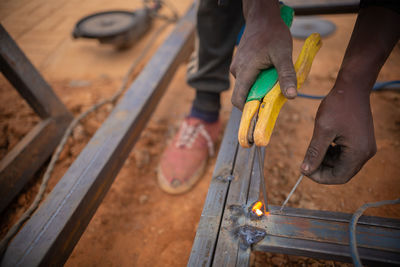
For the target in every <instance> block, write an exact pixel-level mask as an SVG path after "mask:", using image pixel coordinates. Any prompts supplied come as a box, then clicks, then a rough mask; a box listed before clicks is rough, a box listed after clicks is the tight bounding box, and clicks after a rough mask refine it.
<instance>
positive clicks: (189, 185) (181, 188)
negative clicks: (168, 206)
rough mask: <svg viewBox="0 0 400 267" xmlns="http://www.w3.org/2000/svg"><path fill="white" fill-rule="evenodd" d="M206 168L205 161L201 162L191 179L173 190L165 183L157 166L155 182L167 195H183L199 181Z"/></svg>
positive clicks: (165, 180)
mask: <svg viewBox="0 0 400 267" xmlns="http://www.w3.org/2000/svg"><path fill="white" fill-rule="evenodd" d="M206 166H207V160H205V161H203V163H202V164H201V166H200V167H199V168H198V169H197V170H196V171H195V173H194V174H193V175H192V177H191V178H189V179H188V181H187V183H185V184H183V185H182V186H179V187H178V188H173V187H171V185H170V184H169V183H168V182H167V179H166V178H165V176H164V174H163V173H162V171H161V167H160V166H159V167H158V168H157V174H158V175H157V180H158V184H159V186H160V187H161V189H162V190H163V191H165V192H167V193H169V194H172V195H178V194H183V193H186V192H187V191H189V190H190V189H192V188H193V186H194V185H195V184H196V183H197V182H198V181H199V180H200V178H201V177H202V176H203V175H204V172H205V170H206Z"/></svg>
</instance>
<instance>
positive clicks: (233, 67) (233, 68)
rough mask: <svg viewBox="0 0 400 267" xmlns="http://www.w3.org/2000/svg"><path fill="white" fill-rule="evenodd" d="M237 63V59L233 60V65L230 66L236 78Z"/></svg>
mask: <svg viewBox="0 0 400 267" xmlns="http://www.w3.org/2000/svg"><path fill="white" fill-rule="evenodd" d="M236 68H237V67H236V64H235V61H234V62H232V64H231V66H230V68H229V71H230V72H231V73H232V75H233V77H235V78H236Z"/></svg>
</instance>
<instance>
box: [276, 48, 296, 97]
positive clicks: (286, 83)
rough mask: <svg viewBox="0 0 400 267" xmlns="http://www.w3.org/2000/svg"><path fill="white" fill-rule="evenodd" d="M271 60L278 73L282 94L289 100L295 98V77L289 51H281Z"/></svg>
mask: <svg viewBox="0 0 400 267" xmlns="http://www.w3.org/2000/svg"><path fill="white" fill-rule="evenodd" d="M272 60H273V64H274V66H275V68H276V70H277V72H278V76H279V84H280V86H281V90H282V94H283V95H284V96H285V97H286V98H289V99H293V98H295V97H296V96H297V77H296V72H295V70H294V66H293V62H292V54H291V50H289V49H287V51H281V52H280V53H279V55H277V56H275V57H273V58H272Z"/></svg>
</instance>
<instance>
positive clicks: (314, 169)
mask: <svg viewBox="0 0 400 267" xmlns="http://www.w3.org/2000/svg"><path fill="white" fill-rule="evenodd" d="M399 37H400V15H399V14H398V13H396V12H395V11H393V10H391V9H388V8H385V7H378V6H369V7H366V8H362V9H361V10H360V12H359V15H358V17H357V21H356V24H355V27H354V30H353V34H352V36H351V39H350V42H349V45H348V47H347V50H346V53H345V56H344V59H343V62H342V65H341V68H340V71H339V74H338V77H337V79H336V83H335V85H334V87H333V88H332V90H331V91H330V93H329V94H328V96H327V97H326V98H325V99H324V100H323V101H322V102H321V105H320V106H319V109H318V112H317V115H316V119H315V126H314V133H313V137H312V140H311V142H310V145H309V147H308V150H307V152H306V155H305V158H304V161H303V163H302V165H301V172H302V173H303V174H305V175H306V176H308V177H310V178H311V179H312V180H314V181H315V182H318V183H322V184H343V183H346V182H348V181H349V180H350V179H351V178H352V177H353V176H354V175H356V174H357V173H358V171H359V170H360V169H361V168H362V167H363V165H364V164H365V163H366V162H367V161H368V160H369V159H370V158H371V157H373V156H374V155H375V153H376V143H375V136H374V126H373V119H372V113H371V107H370V92H371V90H372V87H373V85H374V83H375V81H376V79H377V76H378V74H379V71H380V69H381V68H382V66H383V64H384V63H385V61H386V59H387V57H388V56H389V55H390V53H391V51H392V49H393V47H394V46H395V44H396V43H397V42H398V40H399ZM332 144H334V145H332Z"/></svg>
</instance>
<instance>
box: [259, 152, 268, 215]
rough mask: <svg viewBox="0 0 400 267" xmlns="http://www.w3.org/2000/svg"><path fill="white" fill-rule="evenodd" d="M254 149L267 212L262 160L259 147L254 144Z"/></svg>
mask: <svg viewBox="0 0 400 267" xmlns="http://www.w3.org/2000/svg"><path fill="white" fill-rule="evenodd" d="M256 150H257V157H258V166H259V168H260V182H261V187H262V191H263V197H264V209H265V212H268V211H269V209H268V202H267V190H266V188H265V180H264V168H263V166H264V164H263V160H262V158H261V148H260V147H258V146H256Z"/></svg>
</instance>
